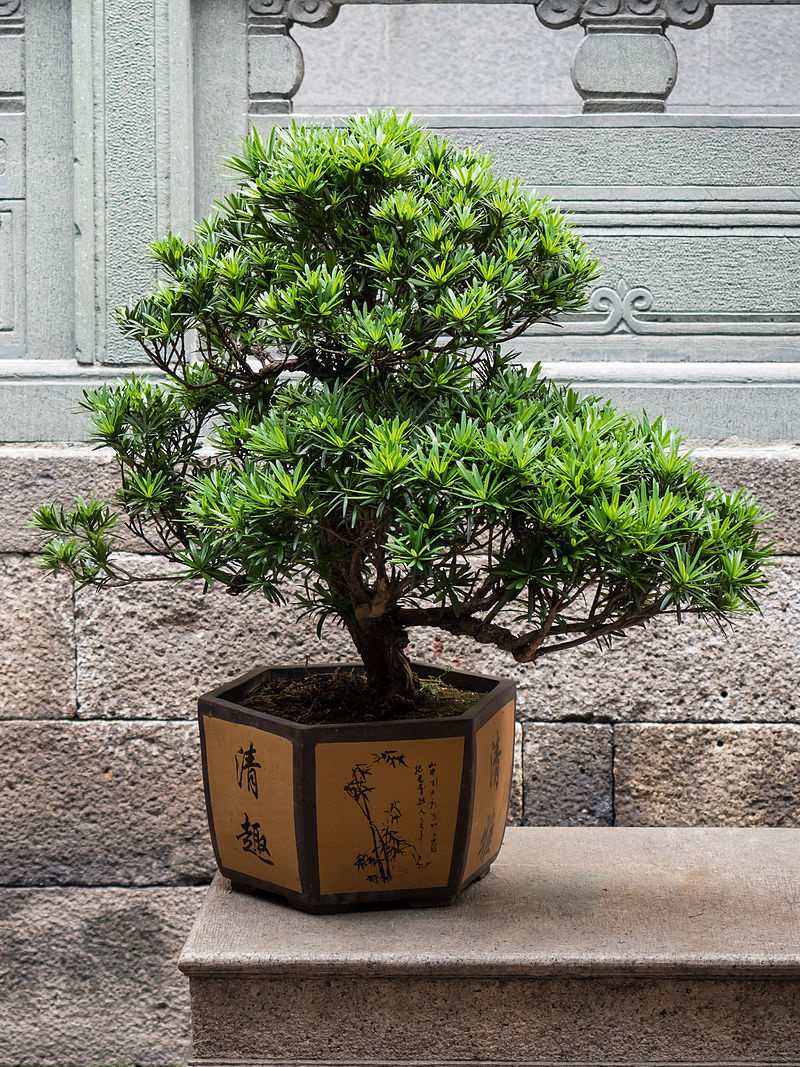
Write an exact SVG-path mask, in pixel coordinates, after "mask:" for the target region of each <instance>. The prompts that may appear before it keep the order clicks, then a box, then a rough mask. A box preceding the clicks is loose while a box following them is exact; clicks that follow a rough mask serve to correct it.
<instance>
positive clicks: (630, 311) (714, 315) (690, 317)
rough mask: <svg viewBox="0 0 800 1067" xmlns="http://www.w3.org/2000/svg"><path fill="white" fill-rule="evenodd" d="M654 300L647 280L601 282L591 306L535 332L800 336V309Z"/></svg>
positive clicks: (574, 334)
mask: <svg viewBox="0 0 800 1067" xmlns="http://www.w3.org/2000/svg"><path fill="white" fill-rule="evenodd" d="M654 303H655V299H654V297H653V294H652V293H651V291H650V290H649V289H648V288H647V287H646V286H644V285H634V286H631V285H628V283H627V282H626V281H625V279H624V278H621V279H620V280H619V281H618V282H617V284H616V285H615V286H610V285H598V286H597V288H595V289H593V290H592V292H591V293H590V294H589V309H588V311H585V312H582V313H580V314H579V315H575V316H567V317H565V318H564V319H562V320H561V324H560V325H559V326H558V327H551V326H544V327H536V328H534V331H533V332H534V333H546V334H550V333H553V334H561V335H571V336H591V335H593V334H610V333H634V334H640V335H641V334H648V335H651V336H653V335H661V336H718V335H722V336H726V335H727V336H750V337H760V336H768V337H774V336H775V335H780V336H785V337H797V336H800V312H785V313H783V314H776V313H774V312H765V313H760V312H737V313H731V312H704V311H653V304H654Z"/></svg>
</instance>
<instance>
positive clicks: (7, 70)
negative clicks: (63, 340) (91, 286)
mask: <svg viewBox="0 0 800 1067" xmlns="http://www.w3.org/2000/svg"><path fill="white" fill-rule="evenodd" d="M22 14H23V12H22V2H21V0H0V357H15V356H16V357H19V356H21V355H23V351H24V350H23V342H24V318H23V295H24V294H23V280H24V274H25V264H24V258H23V257H24V226H23V219H24V211H23V209H24V205H25V163H24V157H23V152H24V147H23V146H24V106H25V105H24V101H25V96H24V94H25V65H24V45H25V42H24V37H23V30H24V24H23V18H22Z"/></svg>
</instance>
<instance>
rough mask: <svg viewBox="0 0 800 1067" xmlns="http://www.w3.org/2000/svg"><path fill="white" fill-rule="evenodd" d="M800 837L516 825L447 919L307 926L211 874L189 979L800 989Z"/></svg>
mask: <svg viewBox="0 0 800 1067" xmlns="http://www.w3.org/2000/svg"><path fill="white" fill-rule="evenodd" d="M798 850H800V832H798V831H794V830H781V829H756V830H751V829H704V828H694V829H672V828H670V829H651V828H635V829H632V828H595V827H592V828H583V827H580V828H546V829H544V828H534V827H511V828H509V829H508V830H507V831H506V840H505V843H504V845H503V849H502V851H501V853H500V858H499V859H498V860H497V861H496V863H495V865H494V866H493V868H492V871H491V873H490V874H489V875H488V876H487V877H486V878H485V879H483V881H482V882H480V883H478V884H477V885H475V886H473V887H472V888H471V889H469V890H468V891H467V892H466V893H465V894H464V896H463V897H462V898H461V900H460V902H459V903H458V904H456V905H454V906H453V907H451V908H447V909H434V908H430V909H420V910H405V911H404V910H399V909H387V910H382V911H371V912H361V913H354V914H347V915H336V916H325V917H324V919H321V918H320V917H319V916H308V915H305V914H303V913H301V912H296V911H292V910H290V909H289V908H286V907H284V906H282V905H278V904H275V903H273V902H271V901H269V900H267V899H264V898H261V897H256V896H251V895H249V894H243V893H239V892H234V891H233V890H231V888H230V883H229V882H228V881H227V880H226V879H224V878H222V876H221V875H219V874H217V875H216V877H215V879H214V882H213V883H212V886H211V888H210V889H209V893H208V897H207V899H206V901H205V903H204V904H203V907H202V909H201V912H200V915H199V916H198V919H197V922H196V924H195V926H194V928H193V930H192V933H191V934H190V936H189V939H188V941H187V943H186V946H185V947H184V950H183V952H182V954H181V958H180V962H179V966H180V969H181V970H182V971H183V972H184V974H188V975H189V976H191V977H199V976H214V977H217V978H221V977H224V976H226V975H244V974H247V975H266V976H270V977H274V976H277V975H297V976H317V977H319V976H328V975H335V976H342V975H349V976H367V975H368V976H378V975H381V976H385V977H412V976H415V975H424V976H427V977H431V976H432V975H436V976H451V977H459V978H490V977H492V978H501V977H536V976H549V977H558V978H584V977H609V976H614V977H618V978H622V977H651V978H652V977H672V978H683V977H690V976H704V977H713V978H715V979H717V978H723V977H738V978H745V977H763V976H765V975H768V976H769V977H771V978H778V977H795V978H797V979H799V980H800V866H798V863H797V856H798Z"/></svg>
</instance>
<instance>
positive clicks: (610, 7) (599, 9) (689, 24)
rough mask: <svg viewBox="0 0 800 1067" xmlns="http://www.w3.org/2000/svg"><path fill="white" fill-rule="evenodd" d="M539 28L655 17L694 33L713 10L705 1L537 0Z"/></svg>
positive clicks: (707, 19) (665, 23) (558, 27)
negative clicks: (590, 20) (616, 19)
mask: <svg viewBox="0 0 800 1067" xmlns="http://www.w3.org/2000/svg"><path fill="white" fill-rule="evenodd" d="M534 6H535V8H536V15H537V17H538V19H539V21H540V22H541V23H542V25H543V26H547V27H548V28H549V29H551V30H560V29H562V28H563V27H564V26H574V25H575V24H576V23H578V22H581V23H583V22H585V21H587V20H589V19H613V18H634V19H635V18H643V17H648V18H652V17H656V18H657V19H659V21H662V22H663V23H664V25H665V26H667V25H670V26H681V27H682V28H683V29H686V30H696V29H699V28H700V27H701V26H705V25H707V24H708V23H709V22H710V21H711V17H712V15H713V14H714V8H713V6H712V5H711V4H709V3H706V0H539V2H538V3H536V4H534Z"/></svg>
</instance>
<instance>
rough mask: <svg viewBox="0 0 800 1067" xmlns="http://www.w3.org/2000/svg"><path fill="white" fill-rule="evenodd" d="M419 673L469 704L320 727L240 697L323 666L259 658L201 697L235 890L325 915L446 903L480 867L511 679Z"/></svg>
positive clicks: (500, 769)
mask: <svg viewBox="0 0 800 1067" xmlns="http://www.w3.org/2000/svg"><path fill="white" fill-rule="evenodd" d="M340 669H341V668H340ZM354 669H355V668H354ZM414 669H415V671H417V673H418V674H419V675H420V677H423V678H424V677H432V676H436V677H437V678H439V677H443V679H444V681H446V682H448V683H449V684H450V685H452V686H455V687H457V688H461V689H466V690H470V691H474V692H475V693H476V694H477V696H476V701H475V703H474V704H473V706H472V707H471V708H470V709H469V710H468V711H466V712H464V713H463V714H461V715H458V716H454V717H452V718H447V719H413V720H400V721H388V722H387V721H382V722H370V723H343V724H341V725H331V724H325V725H320V726H313V725H301V724H298V723H295V722H291V721H289V720H287V719H281V718H278V717H276V716H274V715H269V714H266V713H265V712H260V711H253V710H251V709H249V708H246V707H244V706H243V702H244V701H245V700H246V695H247V693H248V692H251V691H252V690H254V689H257V688H258V687H260V686H261V685H263V684H264V682H265V681H267V680H268V679H269V678H270V677H274V676H275V675H276V674H290V675H295V676H298V675H304V674H309V673H317V672H330V670H331V667H330V666H316V665H315V666H309V667H292V666H288V667H272V668H260V669H258V670H255V671H252V672H250V674H247V675H245V676H244V677H242V678H238V679H237V680H236V681H234V682H231V683H229V684H228V685H225V686H222V687H221V688H219V689H216V690H214V691H213V692H212V693H208V694H206V695H205V696H203V697H201V698H200V700H199V703H198V714H199V719H200V737H201V742H202V752H203V775H204V780H205V790H206V803H207V806H208V818H209V825H210V828H211V837H212V841H213V844H214V852H215V855H216V858H217V864H218V865H219V869H220V870H221V871H222V873H223V874H224V875H225V876H226V877H227V878H230V880H231V882H232V883H233V884H234V885H235V886H237V887H241V888H244V889H257V890H263V891H266V892H269V893H275V894H279V895H280V896H282V897H285V898H286V900H287V901H288V902H289V903H290V904H291V905H292V906H294V907H297V908H302V909H303V910H306V911H314V912H326V911H328V912H330V911H346V910H349V909H352V908H355V907H358V906H359V905H361V904H373V905H374V904H375V903H384V902H385V903H389V902H391V901H405V902H408V903H410V904H415V905H426V904H430V905H435V904H449V903H451V902H452V901H454V900H455V899H456V897H457V896H458V894H459V893H460V892H461V890H462V889H464V887H465V886H467V885H469V883H470V882H472V881H474V880H475V879H476V878H480V877H481V876H482V875H483V874H485V873H486V871H487V870H488V869H489V866H490V864H491V863H492V861H493V860H494V859H495V857H496V856H497V853H498V852H499V850H500V845H501V843H502V840H503V831H504V829H505V823H506V813H507V809H508V798H509V791H510V787H511V770H512V763H513V751H514V703H515V694H516V686H515V683H514V682H513V681H511V680H509V679H500V678H491V677H488V676H486V675H480V674H468V673H462V672H458V671H450V672H447V673H446V674H444V675H442V672H441V669H440V668H432V667H426V666H424V665H420V664H415V665H414Z"/></svg>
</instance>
